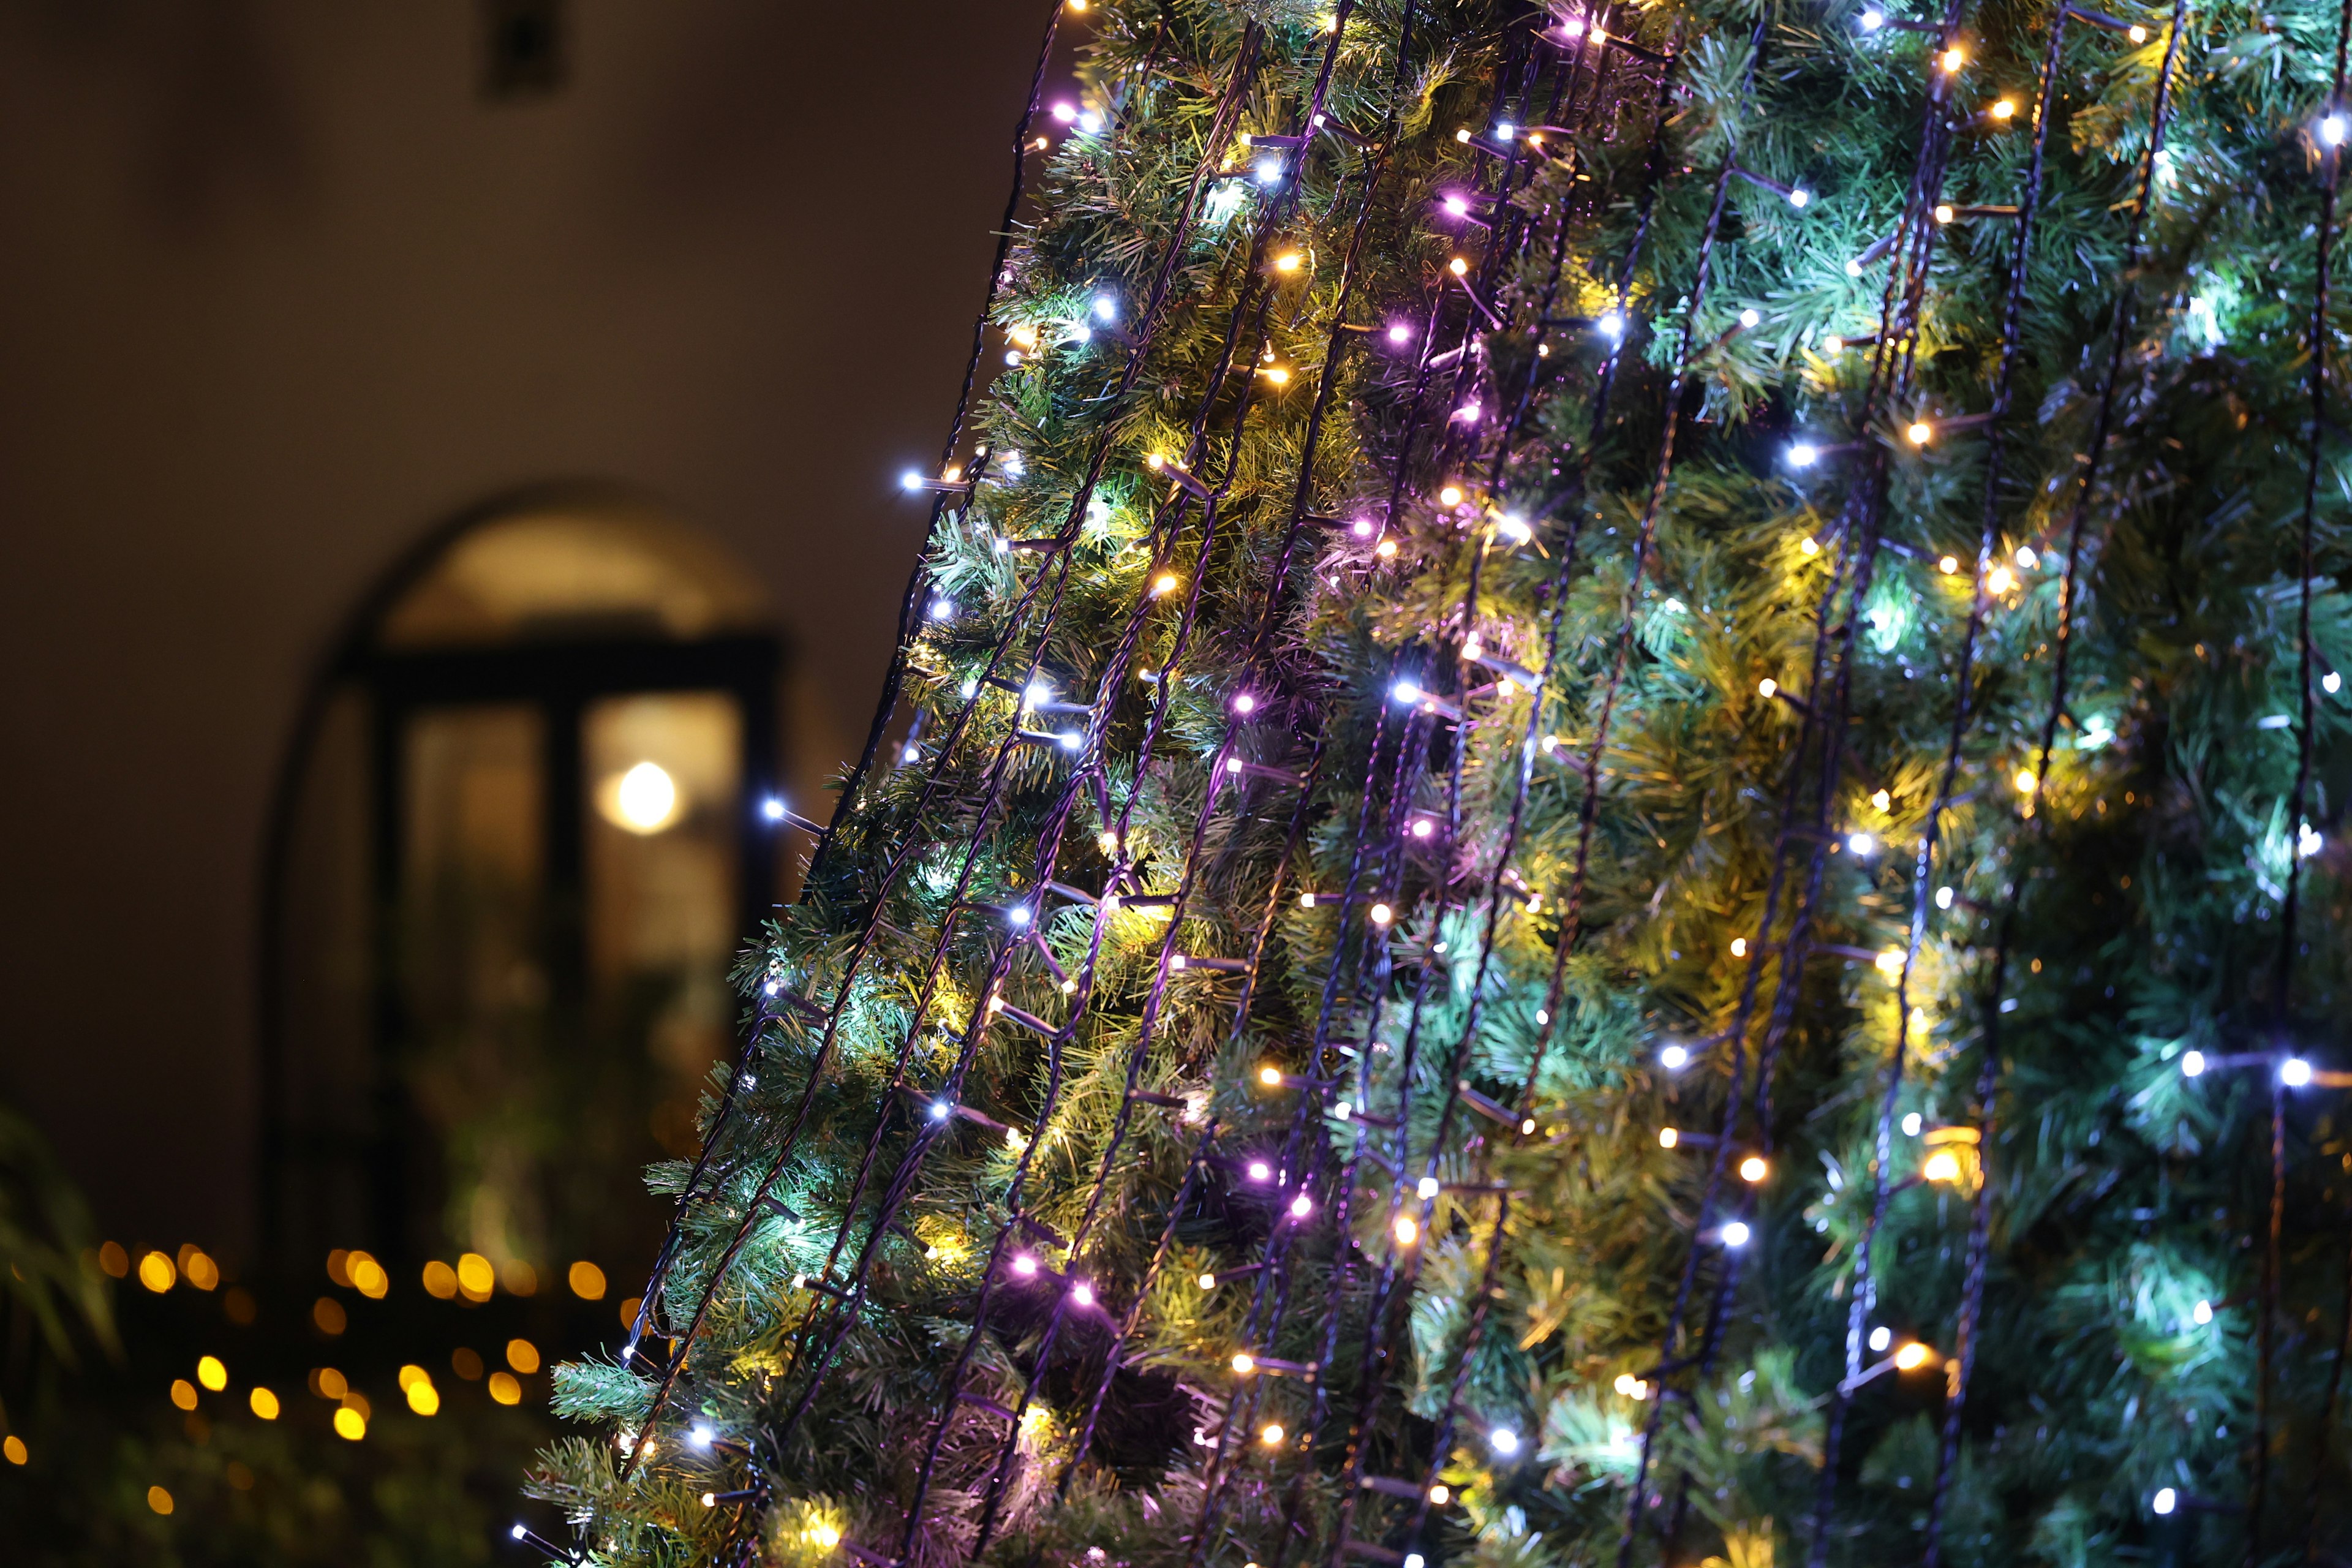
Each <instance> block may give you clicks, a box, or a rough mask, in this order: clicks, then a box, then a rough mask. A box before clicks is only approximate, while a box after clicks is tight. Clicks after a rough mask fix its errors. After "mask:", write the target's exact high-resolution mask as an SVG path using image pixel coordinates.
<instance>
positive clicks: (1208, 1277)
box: [1201, 1274, 1217, 1290]
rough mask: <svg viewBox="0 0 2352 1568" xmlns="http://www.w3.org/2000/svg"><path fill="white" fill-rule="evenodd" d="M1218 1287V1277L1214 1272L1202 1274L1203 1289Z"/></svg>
mask: <svg viewBox="0 0 2352 1568" xmlns="http://www.w3.org/2000/svg"><path fill="white" fill-rule="evenodd" d="M1216 1288H1217V1277H1216V1276H1215V1275H1213V1274H1203V1275H1202V1276H1201V1289H1203V1290H1213V1289H1216Z"/></svg>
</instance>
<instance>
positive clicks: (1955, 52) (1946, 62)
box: [1936, 46, 1969, 75]
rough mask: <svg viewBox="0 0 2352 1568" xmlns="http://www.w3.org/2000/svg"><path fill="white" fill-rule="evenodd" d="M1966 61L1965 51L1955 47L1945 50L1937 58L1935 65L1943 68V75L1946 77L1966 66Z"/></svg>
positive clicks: (1966, 54)
mask: <svg viewBox="0 0 2352 1568" xmlns="http://www.w3.org/2000/svg"><path fill="white" fill-rule="evenodd" d="M1968 60H1969V57H1968V53H1967V51H1966V50H1964V49H1961V48H1959V47H1957V46H1955V47H1952V48H1948V49H1946V50H1945V51H1944V52H1943V53H1942V54H1941V55H1939V56H1937V59H1936V63H1937V65H1939V66H1941V67H1943V68H1944V72H1945V74H1946V75H1950V74H1951V73H1952V72H1954V71H1957V70H1958V69H1959V68H1961V67H1962V66H1964V65H1966V64H1968Z"/></svg>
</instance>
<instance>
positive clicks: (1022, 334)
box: [1004, 322, 1037, 349]
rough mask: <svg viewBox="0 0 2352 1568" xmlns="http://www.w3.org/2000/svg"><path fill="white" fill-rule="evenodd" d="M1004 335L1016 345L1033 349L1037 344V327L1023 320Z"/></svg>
mask: <svg viewBox="0 0 2352 1568" xmlns="http://www.w3.org/2000/svg"><path fill="white" fill-rule="evenodd" d="M1004 335H1005V336H1006V337H1008V338H1010V339H1012V340H1013V343H1014V344H1015V345H1016V346H1017V347H1020V348H1024V349H1034V348H1035V347H1036V346H1037V329H1036V328H1034V327H1033V326H1030V325H1028V324H1026V323H1025V322H1024V324H1022V325H1020V326H1017V327H1015V328H1013V330H1012V331H1009V332H1006V333H1005V334H1004Z"/></svg>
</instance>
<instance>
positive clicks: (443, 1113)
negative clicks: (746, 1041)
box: [263, 497, 782, 1289]
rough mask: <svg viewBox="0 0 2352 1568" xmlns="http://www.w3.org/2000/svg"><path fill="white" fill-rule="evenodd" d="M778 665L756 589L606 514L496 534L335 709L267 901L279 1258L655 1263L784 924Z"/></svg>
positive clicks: (412, 576) (340, 669)
mask: <svg viewBox="0 0 2352 1568" xmlns="http://www.w3.org/2000/svg"><path fill="white" fill-rule="evenodd" d="M781 661H782V649H781V647H780V645H779V642H778V639H777V637H776V635H775V633H774V631H773V629H772V620H771V613H770V610H769V607H768V605H767V603H766V601H765V598H764V596H763V595H761V593H760V592H759V591H758V590H757V588H756V587H755V586H754V585H753V583H752V579H751V576H750V574H749V573H748V572H746V571H745V570H743V569H742V568H741V567H740V566H739V565H738V564H737V563H735V562H733V561H732V560H730V559H729V558H727V557H726V556H725V555H724V554H723V553H722V552H719V550H718V549H717V547H715V546H714V545H713V544H712V543H711V542H709V540H707V539H706V538H704V537H703V536H702V535H700V534H698V533H697V532H696V531H693V530H691V529H690V528H688V527H687V526H686V525H685V524H683V523H681V522H679V521H677V520H676V519H674V518H671V517H668V516H667V515H665V514H663V513H661V512H660V511H658V510H656V509H654V508H651V507H648V506H646V505H643V504H642V503H635V502H630V501H625V500H613V499H609V498H604V499H589V498H581V497H563V498H542V499H539V500H530V501H527V502H523V503H519V504H516V505H512V506H508V507H502V508H498V509H493V510H490V511H488V512H487V513H485V514H484V515H481V516H479V517H478V518H476V519H473V520H470V521H467V523H466V524H464V525H462V526H460V527H458V528H457V529H455V530H453V531H451V532H449V533H448V534H446V535H445V536H444V537H443V538H441V539H439V540H437V541H436V542H434V543H433V544H432V546H431V547H430V548H429V549H427V550H426V551H425V552H422V553H421V554H420V555H419V557H418V558H416V559H415V561H413V562H411V563H409V564H408V565H407V566H406V567H405V568H404V569H403V570H402V571H401V572H399V573H398V574H395V577H394V581H393V582H392V583H390V584H387V586H386V589H385V591H383V593H381V594H379V595H377V596H376V598H375V599H374V601H373V602H372V604H371V605H370V606H369V609H368V611H367V612H366V613H365V614H364V615H363V616H362V618H361V623H360V625H359V626H358V627H357V629H356V630H355V632H354V633H353V635H352V637H350V638H349V639H347V644H346V647H344V648H343V650H342V651H341V656H340V657H339V658H337V659H336V661H335V664H334V667H333V668H332V670H331V674H330V676H329V678H328V679H327V680H326V681H325V682H324V684H323V685H322V687H321V689H320V691H318V692H317V693H314V697H313V702H312V704H311V711H310V714H309V716H308V717H307V720H306V723H305V725H304V733H303V735H302V738H301V741H300V742H299V745H298V747H297V754H296V756H295V757H294V758H293V759H292V760H291V762H290V763H289V772H288V781H287V785H286V787H285V788H284V789H283V790H282V791H281V799H280V810H279V813H278V816H279V820H278V822H277V823H276V824H275V825H274V826H273V837H272V851H271V864H270V866H269V867H268V872H267V887H266V892H265V897H266V900H268V908H266V910H265V919H264V921H263V928H264V940H265V942H266V943H267V950H266V952H265V953H264V991H265V996H264V1007H265V1014H264V1058H265V1060H264V1067H265V1073H266V1075H267V1078H268V1082H267V1084H266V1095H267V1099H266V1110H267V1122H268V1125H267V1131H266V1134H265V1140H266V1141H265V1148H264V1151H263V1172H264V1179H265V1185H266V1190H265V1194H264V1202H265V1204H266V1205H267V1209H266V1212H265V1215H264V1220H265V1225H264V1231H265V1235H266V1236H268V1237H270V1238H271V1241H272V1243H273V1246H274V1247H276V1248H277V1249H278V1251H280V1252H281V1253H289V1254H290V1255H291V1256H293V1257H295V1258H302V1257H305V1256H306V1255H310V1254H316V1253H323V1251H324V1250H325V1249H327V1248H329V1247H368V1248H370V1249H371V1250H373V1251H375V1252H376V1253H377V1254H378V1255H379V1256H384V1257H389V1258H404V1259H414V1258H430V1257H447V1256H450V1255H453V1254H454V1253H457V1252H459V1251H473V1252H478V1253H481V1254H483V1255H484V1256H486V1257H488V1258H489V1259H491V1261H492V1262H493V1263H494V1264H496V1265H497V1266H498V1267H499V1269H500V1271H501V1273H502V1274H504V1275H506V1276H507V1277H508V1279H509V1281H510V1283H512V1284H514V1285H516V1286H518V1287H520V1288H525V1289H528V1288H529V1287H530V1284H531V1283H532V1282H533V1280H534V1278H536V1279H545V1278H546V1277H547V1273H548V1270H549V1269H550V1268H555V1269H556V1270H557V1271H558V1272H560V1271H561V1270H562V1268H563V1267H564V1266H565V1265H566V1264H568V1262H570V1261H571V1260H574V1259H580V1258H587V1259H590V1260H593V1261H595V1262H597V1263H599V1264H600V1266H602V1267H604V1268H606V1269H607V1270H608V1271H609V1270H612V1269H614V1268H621V1269H623V1270H624V1271H625V1270H626V1269H628V1268H632V1267H635V1266H637V1265H638V1264H639V1263H640V1262H641V1261H642V1259H641V1258H640V1257H639V1255H640V1254H641V1253H643V1252H644V1251H646V1249H647V1248H649V1247H650V1246H651V1245H652V1242H653V1240H654V1239H655V1238H656V1237H657V1235H658V1226H659V1223H660V1218H661V1211H660V1208H659V1207H658V1205H656V1204H655V1202H654V1200H652V1199H651V1198H650V1197H649V1196H647V1195H646V1192H645V1187H644V1181H643V1174H642V1172H643V1167H644V1166H645V1165H646V1163H648V1162H649V1161H653V1160H656V1159H660V1158H664V1157H678V1158H684V1157H688V1156H689V1155H690V1154H691V1153H692V1152H693V1149H694V1145H695V1110H696V1106H697V1102H698V1098H699V1095H700V1093H701V1090H702V1089H703V1087H704V1084H705V1081H706V1079H707V1078H708V1076H709V1069H710V1067H711V1065H712V1064H713V1063H714V1062H715V1061H718V1060H719V1059H722V1058H724V1057H725V1056H726V1055H727V1052H728V1047H729V1043H730V1037H731V1034H732V1030H733V1027H734V1023H735V1018H736V1014H737V1008H736V1004H735V994H734V991H733V989H732V986H731V985H730V981H729V971H730V967H731V965H732V963H733V962H734V958H735V954H736V952H737V951H738V949H739V948H740V945H741V944H742V943H743V942H745V940H746V939H747V938H748V937H749V935H750V934H751V932H752V931H754V930H755V929H756V927H757V923H758V921H759V919H760V918H761V916H762V915H763V914H764V913H765V911H766V910H767V908H768V906H769V905H771V904H772V902H773V900H774V899H775V895H776V879H777V874H778V867H777V848H778V839H777V836H776V833H775V830H774V827H773V825H772V823H771V822H770V821H769V820H768V817H767V815H766V813H765V811H764V810H763V809H762V808H763V806H764V805H765V803H766V802H767V800H768V799H769V798H770V795H771V791H772V785H773V780H774V778H775V775H776V770H777V760H778V759H777V755H776V752H777V735H776V718H775V714H776V697H777V686H778V680H779V675H780V667H781Z"/></svg>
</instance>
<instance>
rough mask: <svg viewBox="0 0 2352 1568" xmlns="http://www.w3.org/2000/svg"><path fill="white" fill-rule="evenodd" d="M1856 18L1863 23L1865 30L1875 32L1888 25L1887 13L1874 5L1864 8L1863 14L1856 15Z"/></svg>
mask: <svg viewBox="0 0 2352 1568" xmlns="http://www.w3.org/2000/svg"><path fill="white" fill-rule="evenodd" d="M1854 20H1855V21H1856V22H1857V23H1859V24H1860V25H1861V26H1862V30H1863V31H1864V32H1865V33H1874V32H1876V31H1878V29H1879V28H1881V27H1883V26H1886V13H1885V12H1884V11H1881V10H1880V9H1879V8H1878V7H1877V6H1875V5H1872V6H1868V7H1866V8H1864V11H1863V13H1862V15H1861V16H1856V17H1855V18H1854Z"/></svg>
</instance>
